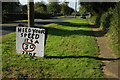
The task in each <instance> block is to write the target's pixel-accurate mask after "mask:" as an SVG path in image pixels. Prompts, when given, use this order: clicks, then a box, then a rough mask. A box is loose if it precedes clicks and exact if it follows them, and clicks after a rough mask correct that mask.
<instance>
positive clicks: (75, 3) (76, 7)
mask: <svg viewBox="0 0 120 80" xmlns="http://www.w3.org/2000/svg"><path fill="white" fill-rule="evenodd" d="M76 15H77V0H75V18H76Z"/></svg>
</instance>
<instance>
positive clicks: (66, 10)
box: [60, 2, 74, 15]
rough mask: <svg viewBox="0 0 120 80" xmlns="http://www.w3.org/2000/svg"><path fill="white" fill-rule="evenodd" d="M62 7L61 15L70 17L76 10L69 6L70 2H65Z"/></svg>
mask: <svg viewBox="0 0 120 80" xmlns="http://www.w3.org/2000/svg"><path fill="white" fill-rule="evenodd" d="M60 6H61V13H62V14H63V15H70V14H71V13H72V12H74V9H72V8H70V7H69V6H68V2H64V3H62V4H61V5H60Z"/></svg>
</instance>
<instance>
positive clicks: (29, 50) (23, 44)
mask: <svg viewBox="0 0 120 80" xmlns="http://www.w3.org/2000/svg"><path fill="white" fill-rule="evenodd" d="M24 44H31V45H34V44H33V43H30V42H25V43H23V44H22V48H23V50H24V51H26V52H33V51H34V50H35V49H36V46H35V45H34V48H33V50H26V49H25V48H24Z"/></svg>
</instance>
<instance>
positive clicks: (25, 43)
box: [16, 27, 45, 57]
mask: <svg viewBox="0 0 120 80" xmlns="http://www.w3.org/2000/svg"><path fill="white" fill-rule="evenodd" d="M44 41H45V29H43V28H29V27H16V51H17V53H18V54H27V55H31V56H38V57H43V56H44Z"/></svg>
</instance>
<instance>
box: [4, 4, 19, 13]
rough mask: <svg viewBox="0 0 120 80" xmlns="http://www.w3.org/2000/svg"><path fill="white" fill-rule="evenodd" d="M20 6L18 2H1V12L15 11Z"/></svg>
mask: <svg viewBox="0 0 120 80" xmlns="http://www.w3.org/2000/svg"><path fill="white" fill-rule="evenodd" d="M19 7H20V2H2V13H3V14H7V13H15V12H16V10H17V9H18V8H19Z"/></svg>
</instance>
